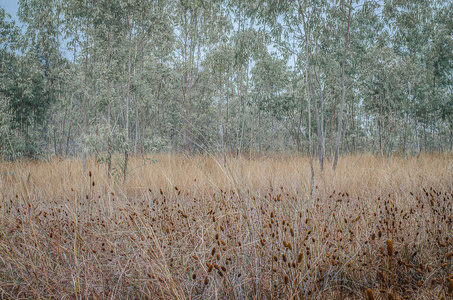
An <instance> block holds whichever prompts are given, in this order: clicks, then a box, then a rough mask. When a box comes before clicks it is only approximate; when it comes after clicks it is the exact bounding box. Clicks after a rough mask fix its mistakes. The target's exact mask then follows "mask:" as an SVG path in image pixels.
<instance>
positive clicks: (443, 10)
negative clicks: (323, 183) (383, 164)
mask: <svg viewBox="0 0 453 300" xmlns="http://www.w3.org/2000/svg"><path fill="white" fill-rule="evenodd" d="M19 2H20V8H19V12H18V17H19V19H20V21H21V23H22V24H23V26H24V28H23V29H21V28H18V26H17V25H16V24H15V23H14V21H13V20H12V18H11V16H9V15H8V14H6V13H5V10H4V9H0V20H1V27H0V28H1V31H0V34H1V40H0V42H1V47H0V57H1V66H0V68H1V69H0V152H1V156H2V157H3V159H6V160H12V159H17V158H21V157H29V158H40V157H49V156H79V157H86V156H87V155H88V156H89V155H97V156H98V158H100V159H102V160H110V158H111V155H113V154H115V153H119V154H121V155H123V154H124V155H125V157H127V156H128V155H132V154H145V153H149V152H172V153H185V154H194V153H228V154H244V153H247V154H249V153H253V154H260V153H281V152H291V153H296V152H300V153H307V154H308V153H309V152H310V151H309V149H312V151H313V152H312V153H313V155H315V156H316V157H317V159H319V163H320V165H321V166H322V165H323V163H324V157H328V158H331V159H332V160H335V161H336V157H338V153H340V154H345V153H355V152H372V153H382V154H383V155H391V154H395V153H398V154H403V155H416V154H418V153H420V152H421V151H427V152H430V151H451V150H452V148H453V51H452V49H453V3H452V2H451V1H449V0H439V1H425V0H407V1H400V0H389V1H356V0H354V1H352V0H336V1H327V0H293V1H283V0H252V1H245V0H215V1H207V0H156V1H150V0H20V1H19ZM310 145H311V146H310ZM126 161H127V160H126Z"/></svg>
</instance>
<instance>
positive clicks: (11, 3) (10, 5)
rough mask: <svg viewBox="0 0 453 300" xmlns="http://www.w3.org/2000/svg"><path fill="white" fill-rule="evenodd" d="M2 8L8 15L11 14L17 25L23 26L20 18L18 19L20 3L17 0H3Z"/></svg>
mask: <svg viewBox="0 0 453 300" xmlns="http://www.w3.org/2000/svg"><path fill="white" fill-rule="evenodd" d="M0 6H1V7H3V8H4V9H5V11H6V12H7V13H9V14H10V15H11V17H12V19H13V20H15V21H16V25H18V26H21V24H19V18H18V17H17V10H18V9H19V1H17V0H1V1H0Z"/></svg>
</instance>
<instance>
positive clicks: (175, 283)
mask: <svg viewBox="0 0 453 300" xmlns="http://www.w3.org/2000/svg"><path fill="white" fill-rule="evenodd" d="M150 157H152V158H154V159H157V162H155V163H153V162H150V161H148V160H143V159H140V158H135V159H131V161H130V164H129V170H130V173H129V174H128V178H127V181H126V183H125V184H123V181H122V180H119V181H115V179H114V178H108V176H107V167H106V165H104V164H96V163H95V161H94V159H91V160H89V161H88V169H87V171H86V172H85V173H84V172H83V171H82V165H81V163H80V161H79V160H75V159H64V160H59V159H54V160H51V161H50V162H0V195H1V201H0V295H1V296H0V297H1V299H18V298H21V299H24V298H28V299H39V298H46V299H48V298H55V299H76V298H80V299H140V298H141V299H451V298H452V295H453V276H452V274H453V224H452V218H453V211H452V209H453V208H452V206H453V203H452V201H453V155H452V154H436V155H434V154H433V155H421V156H420V157H418V158H415V157H414V158H407V159H404V158H391V159H390V160H388V159H386V158H385V159H383V158H381V157H379V156H371V155H356V156H343V157H341V158H340V161H339V165H338V168H337V170H336V172H335V173H334V172H332V170H331V169H329V168H326V170H325V171H324V174H323V176H321V174H320V173H319V170H317V169H316V168H315V172H316V178H315V185H316V188H315V190H314V193H313V202H312V201H311V197H310V165H309V160H308V158H306V157H300V156H272V157H261V158H253V159H248V158H245V157H243V158H229V159H228V164H227V166H226V167H224V165H223V160H221V159H217V158H215V157H212V156H196V157H192V158H190V159H185V160H183V158H182V156H176V155H155V156H150ZM316 165H317V164H316V161H315V167H316ZM329 165H330V163H329ZM90 174H91V176H90Z"/></svg>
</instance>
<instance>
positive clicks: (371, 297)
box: [366, 289, 374, 300]
mask: <svg viewBox="0 0 453 300" xmlns="http://www.w3.org/2000/svg"><path fill="white" fill-rule="evenodd" d="M366 297H367V299H368V300H374V294H373V291H372V290H371V289H367V290H366Z"/></svg>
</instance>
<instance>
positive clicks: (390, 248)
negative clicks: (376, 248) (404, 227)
mask: <svg viewBox="0 0 453 300" xmlns="http://www.w3.org/2000/svg"><path fill="white" fill-rule="evenodd" d="M387 254H388V255H389V256H393V241H392V239H388V240H387Z"/></svg>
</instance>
